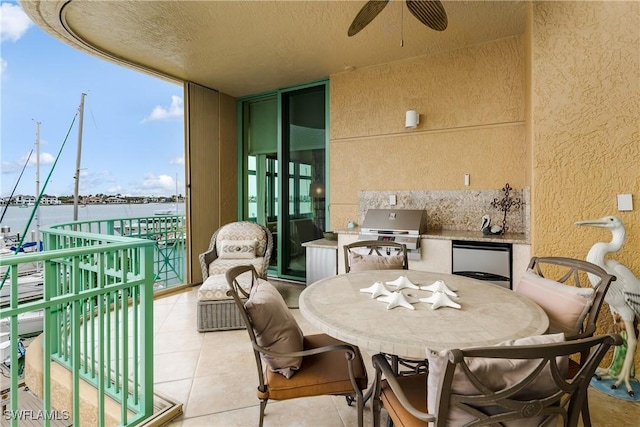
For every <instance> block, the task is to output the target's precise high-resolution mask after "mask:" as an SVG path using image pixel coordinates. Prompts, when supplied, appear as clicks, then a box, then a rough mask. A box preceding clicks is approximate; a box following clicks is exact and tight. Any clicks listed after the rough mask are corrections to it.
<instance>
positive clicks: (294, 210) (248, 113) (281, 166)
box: [240, 84, 327, 280]
mask: <svg viewBox="0 0 640 427" xmlns="http://www.w3.org/2000/svg"><path fill="white" fill-rule="evenodd" d="M240 103H241V115H242V142H243V144H242V147H243V154H242V159H243V172H242V174H243V184H244V185H243V189H242V193H243V194H242V197H241V200H243V205H242V207H241V209H242V212H243V219H246V220H250V221H256V222H258V223H260V224H264V225H266V226H268V227H269V229H270V230H271V231H272V233H273V236H274V244H275V245H274V246H275V250H274V255H273V257H272V259H271V268H270V274H272V275H274V276H278V277H283V278H290V279H299V280H304V278H305V275H306V248H305V247H304V246H303V245H302V244H303V243H305V242H308V241H311V240H316V239H319V238H321V237H322V232H323V231H324V230H326V218H327V216H326V203H325V200H326V199H325V197H326V169H327V161H326V160H327V159H326V145H327V114H326V85H325V84H320V85H313V86H307V87H304V88H296V89H291V90H283V91H279V92H277V93H274V94H271V95H268V96H262V97H259V98H250V99H246V100H243V101H240ZM280 177H284V179H279V178H280Z"/></svg>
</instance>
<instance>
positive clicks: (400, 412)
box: [380, 373, 428, 427]
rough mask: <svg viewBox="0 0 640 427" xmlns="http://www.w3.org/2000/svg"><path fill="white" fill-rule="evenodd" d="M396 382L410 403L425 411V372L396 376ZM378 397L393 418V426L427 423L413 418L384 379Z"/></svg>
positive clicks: (412, 426) (408, 426)
mask: <svg viewBox="0 0 640 427" xmlns="http://www.w3.org/2000/svg"><path fill="white" fill-rule="evenodd" d="M398 383H400V387H401V388H402V390H403V391H404V394H405V396H406V397H407V399H409V402H410V403H411V405H412V406H413V407H414V408H416V409H417V410H419V411H421V412H427V374H426V373H424V374H417V375H408V376H404V377H398ZM380 399H381V400H382V405H383V406H384V407H385V409H386V410H387V412H388V413H389V417H390V418H391V420H393V425H394V426H396V427H410V426H411V427H414V426H416V427H417V426H426V425H428V423H427V422H426V421H422V420H419V419H417V418H415V417H414V416H413V415H411V414H410V413H409V411H407V410H406V409H405V408H404V406H402V404H401V403H400V401H399V400H398V398H397V396H396V395H395V393H394V392H393V390H391V387H389V384H387V381H386V380H384V381H383V382H382V388H381V390H380Z"/></svg>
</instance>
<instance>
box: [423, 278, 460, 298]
mask: <svg viewBox="0 0 640 427" xmlns="http://www.w3.org/2000/svg"><path fill="white" fill-rule="evenodd" d="M420 289H422V290H423V291H431V292H444V293H445V294H447V295H449V296H450V297H454V298H458V295H457V294H456V293H455V291H457V289H455V288H454V289H451V288H450V287H449V286H447V284H446V283H444V282H443V281H442V280H436V281H435V282H433V283H432V284H430V285H427V286H420Z"/></svg>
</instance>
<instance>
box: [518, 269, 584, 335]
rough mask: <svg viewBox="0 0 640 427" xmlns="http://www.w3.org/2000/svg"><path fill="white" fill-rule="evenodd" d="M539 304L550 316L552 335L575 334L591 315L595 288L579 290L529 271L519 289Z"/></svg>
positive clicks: (524, 275) (522, 279)
mask: <svg viewBox="0 0 640 427" xmlns="http://www.w3.org/2000/svg"><path fill="white" fill-rule="evenodd" d="M516 292H518V293H519V294H522V295H524V296H526V297H528V298H530V299H531V300H533V301H534V302H535V303H537V304H538V305H539V306H540V307H542V309H543V310H544V311H545V312H546V313H547V316H549V329H550V331H552V332H565V333H567V334H575V333H577V332H579V330H580V326H581V325H582V322H583V320H584V318H585V316H586V315H587V313H588V312H589V309H590V308H591V303H592V297H593V294H594V290H593V288H591V287H589V288H579V287H576V286H571V285H565V284H562V283H558V282H556V281H554V280H549V279H546V278H544V277H541V276H538V275H537V274H535V273H534V272H532V271H526V272H525V273H524V274H523V276H522V278H521V279H520V282H519V284H518V287H517V289H516Z"/></svg>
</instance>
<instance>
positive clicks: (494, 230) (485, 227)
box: [480, 215, 502, 236]
mask: <svg viewBox="0 0 640 427" xmlns="http://www.w3.org/2000/svg"><path fill="white" fill-rule="evenodd" d="M480 230H482V234H484V235H485V236H488V235H490V234H501V233H502V227H500V226H499V225H491V217H490V216H489V215H484V216H483V217H482V224H481V225H480Z"/></svg>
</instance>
